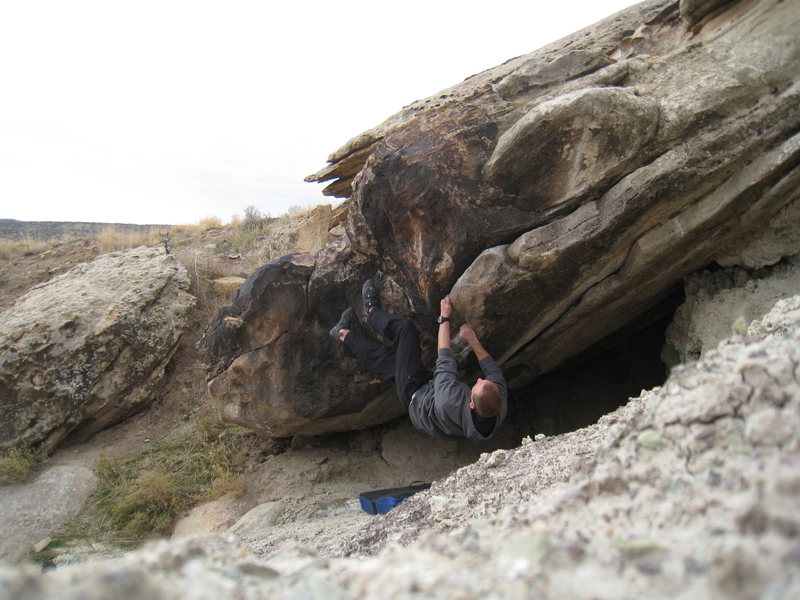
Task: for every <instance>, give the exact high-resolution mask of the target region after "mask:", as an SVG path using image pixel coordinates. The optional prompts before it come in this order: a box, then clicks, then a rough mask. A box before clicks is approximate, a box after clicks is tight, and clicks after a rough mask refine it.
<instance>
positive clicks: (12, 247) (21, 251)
mask: <svg viewBox="0 0 800 600" xmlns="http://www.w3.org/2000/svg"><path fill="white" fill-rule="evenodd" d="M58 241H61V240H44V239H35V238H32V237H26V238H22V239H5V238H3V239H0V259H2V260H10V259H13V258H19V257H21V256H31V255H33V254H39V253H40V252H44V251H45V250H47V249H49V248H51V247H53V246H54V245H55V244H56V243H58Z"/></svg>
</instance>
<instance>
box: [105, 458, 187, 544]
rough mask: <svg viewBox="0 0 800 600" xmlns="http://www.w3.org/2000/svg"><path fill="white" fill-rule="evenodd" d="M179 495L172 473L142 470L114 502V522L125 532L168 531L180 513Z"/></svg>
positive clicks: (165, 532) (141, 533)
mask: <svg viewBox="0 0 800 600" xmlns="http://www.w3.org/2000/svg"><path fill="white" fill-rule="evenodd" d="M179 505H180V499H179V497H178V494H177V486H176V484H175V479H174V477H173V476H172V475H170V474H168V473H164V472H163V471H143V472H142V473H140V474H139V476H138V477H137V478H136V479H135V480H134V481H133V482H132V484H131V485H130V489H126V490H124V493H122V494H120V496H119V498H118V499H117V500H115V501H114V502H113V503H112V504H111V506H110V511H109V514H110V516H111V518H112V523H113V524H114V526H115V527H116V528H117V529H118V530H119V531H121V532H122V533H123V534H124V535H131V536H137V537H138V536H141V535H145V534H148V533H158V534H162V535H167V534H169V533H170V531H171V530H172V523H173V522H174V520H175V517H176V516H177V514H178V512H177V511H178V507H179Z"/></svg>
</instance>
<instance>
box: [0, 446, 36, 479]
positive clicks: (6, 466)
mask: <svg viewBox="0 0 800 600" xmlns="http://www.w3.org/2000/svg"><path fill="white" fill-rule="evenodd" d="M41 463H42V459H41V457H39V456H37V455H35V454H34V453H33V452H31V451H29V450H19V449H17V448H11V449H10V450H8V451H7V452H6V455H5V456H4V457H3V458H0V485H10V484H12V483H22V482H23V481H25V480H26V479H27V478H28V477H29V476H30V475H31V473H33V472H34V470H35V469H36V467H37V466H38V465H40V464H41Z"/></svg>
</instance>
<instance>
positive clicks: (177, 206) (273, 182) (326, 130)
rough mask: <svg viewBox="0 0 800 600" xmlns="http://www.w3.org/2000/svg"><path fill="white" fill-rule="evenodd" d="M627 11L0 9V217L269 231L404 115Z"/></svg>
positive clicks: (352, 4) (347, 2)
mask: <svg viewBox="0 0 800 600" xmlns="http://www.w3.org/2000/svg"><path fill="white" fill-rule="evenodd" d="M632 4H635V2H632V1H631V0H561V1H560V2H532V1H525V2H523V1H521V0H491V1H489V0H485V1H483V2H471V1H468V0H458V1H451V0H425V1H417V0H403V1H402V2H391V1H389V2H380V1H376V0H371V1H367V0H365V1H359V0H340V1H339V2H335V1H325V2H318V1H310V2H309V1H306V2H273V1H269V0H264V1H259V2H256V1H238V0H226V1H225V2H222V1H214V2H204V1H202V0H193V1H191V2H188V1H172V0H158V1H154V2H151V1H149V0H135V1H134V0H129V1H122V0H98V1H87V0H69V1H65V0H46V1H40V0H16V1H9V2H3V3H2V6H1V7H0V86H2V88H0V89H2V91H1V92H0V207H1V208H0V218H12V219H20V220H53V221H99V222H125V223H194V222H197V221H198V220H200V219H202V218H205V217H208V216H216V217H219V218H220V219H222V220H223V221H228V220H229V219H230V218H231V217H232V216H233V215H234V214H241V213H242V211H243V209H244V208H245V207H247V206H250V205H253V206H255V207H257V208H258V209H259V210H261V211H262V212H265V213H270V214H272V215H273V216H277V215H280V214H283V213H284V212H286V210H287V209H288V208H290V207H292V206H298V205H299V206H312V205H315V204H319V203H322V202H329V201H330V199H328V198H326V197H324V196H323V195H322V188H323V185H320V184H310V183H305V182H304V181H303V178H304V177H305V176H306V175H309V174H310V173H313V172H315V171H317V170H318V169H320V168H321V167H323V166H324V164H325V160H326V159H327V157H328V155H329V154H330V153H331V152H333V151H334V150H336V149H337V148H339V147H340V146H341V145H343V144H344V143H345V142H346V141H347V140H349V139H350V138H351V137H354V136H355V135H357V134H359V133H361V132H362V131H364V130H366V129H369V128H371V127H373V126H375V125H377V124H379V123H380V122H382V121H383V120H384V119H386V118H387V117H389V116H390V115H392V114H393V113H395V112H397V111H398V110H399V109H401V108H402V107H403V106H405V105H406V104H409V103H410V102H412V101H414V100H416V99H419V98H424V97H427V96H430V95H432V94H434V93H436V92H438V91H439V90H442V89H444V88H447V87H450V86H451V85H454V84H455V83H457V82H459V81H461V80H463V79H465V78H466V77H468V76H470V75H472V74H474V73H477V72H480V71H482V70H484V69H488V68H490V67H493V66H495V65H497V64H500V63H502V62H504V61H505V60H507V59H509V58H513V57H515V56H519V55H521V54H526V53H528V52H531V51H533V50H535V49H537V48H540V47H541V46H543V45H546V44H548V43H550V42H551V41H554V40H556V39H558V38H561V37H563V36H565V35H567V34H569V33H571V32H573V31H576V30H578V29H580V28H582V27H585V26H586V25H590V24H592V23H594V22H596V21H598V20H600V19H602V18H604V17H606V16H609V15H611V14H613V13H615V12H617V11H619V10H622V9H623V8H625V7H627V6H630V5H632Z"/></svg>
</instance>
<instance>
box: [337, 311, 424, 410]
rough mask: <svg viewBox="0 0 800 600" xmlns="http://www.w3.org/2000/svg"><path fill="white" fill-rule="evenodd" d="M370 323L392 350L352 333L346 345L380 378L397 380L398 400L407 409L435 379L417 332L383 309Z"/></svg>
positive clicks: (403, 320) (404, 319) (368, 321)
mask: <svg viewBox="0 0 800 600" xmlns="http://www.w3.org/2000/svg"><path fill="white" fill-rule="evenodd" d="M367 323H368V324H369V326H370V327H371V328H372V329H373V330H374V331H376V332H377V333H379V334H381V335H382V336H383V337H385V338H387V339H389V340H390V341H391V342H392V347H391V348H387V347H386V346H384V345H383V344H381V343H380V342H378V341H376V340H373V339H371V338H368V337H366V336H364V335H361V334H360V333H358V332H357V331H352V330H351V331H350V333H349V334H347V337H346V338H345V339H344V345H345V347H346V348H347V349H348V350H349V351H350V353H351V354H352V355H353V356H355V357H356V358H357V359H358V360H359V361H361V363H362V364H363V365H364V366H365V367H366V368H367V369H369V370H370V371H372V372H373V373H375V374H376V375H379V376H380V377H382V378H383V379H391V378H392V377H394V382H395V385H396V386H397V396H398V397H399V398H400V400H402V402H403V404H405V405H406V408H407V407H408V405H409V404H410V403H411V395H412V394H413V393H414V392H416V391H417V390H418V389H419V388H420V387H422V385H423V384H425V383H427V382H428V381H430V380H431V379H432V378H433V373H431V372H430V371H428V370H426V369H425V367H423V366H422V356H421V352H420V348H419V334H418V333H417V328H416V327H414V323H412V322H411V321H409V320H408V319H406V318H405V317H399V316H397V315H393V314H390V313H388V312H386V311H385V310H383V309H382V308H380V307H375V308H373V309H372V311H370V313H369V316H368V317H367Z"/></svg>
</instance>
